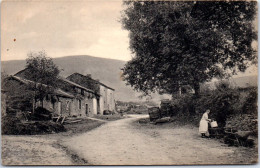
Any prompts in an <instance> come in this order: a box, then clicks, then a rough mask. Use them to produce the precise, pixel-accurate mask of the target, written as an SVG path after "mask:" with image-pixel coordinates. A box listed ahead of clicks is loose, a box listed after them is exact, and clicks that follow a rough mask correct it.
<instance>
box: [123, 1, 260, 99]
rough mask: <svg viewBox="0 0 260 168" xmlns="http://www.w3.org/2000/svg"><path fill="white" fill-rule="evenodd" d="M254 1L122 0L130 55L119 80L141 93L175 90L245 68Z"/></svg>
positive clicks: (251, 58)
mask: <svg viewBox="0 0 260 168" xmlns="http://www.w3.org/2000/svg"><path fill="white" fill-rule="evenodd" d="M256 4H257V3H256V2H254V1H250V2H249V1H239V2H234V1H216V2H205V1H201V2H198V1H189V2H180V1H126V2H125V5H126V9H125V10H124V14H123V16H122V24H123V27H124V28H125V29H126V30H128V31H129V32H130V49H131V51H132V53H133V54H134V55H135V57H133V59H132V60H131V61H129V62H128V63H127V64H126V65H125V67H124V68H123V76H124V80H125V81H126V82H127V84H129V85H131V86H132V87H133V88H134V89H135V90H137V91H142V92H143V93H144V94H146V95H147V94H149V93H150V92H154V91H159V92H160V93H170V94H173V93H175V92H176V91H177V90H178V89H179V88H180V87H181V86H185V85H188V86H190V87H192V88H193V89H194V90H195V95H198V94H199V90H200V89H199V88H200V83H203V82H205V81H209V80H211V79H212V78H214V77H218V78H224V77H227V76H229V75H231V74H234V73H236V72H238V71H242V72H243V71H245V70H246V68H247V67H248V65H249V64H250V63H255V61H256V51H255V50H254V48H253V47H252V43H253V41H254V40H256V39H257V36H256V30H255V29H254V24H253V22H254V20H255V15H256Z"/></svg>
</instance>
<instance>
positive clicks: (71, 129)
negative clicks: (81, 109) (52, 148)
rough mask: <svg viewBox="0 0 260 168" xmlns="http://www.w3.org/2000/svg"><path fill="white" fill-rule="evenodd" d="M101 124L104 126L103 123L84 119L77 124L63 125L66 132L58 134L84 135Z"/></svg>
mask: <svg viewBox="0 0 260 168" xmlns="http://www.w3.org/2000/svg"><path fill="white" fill-rule="evenodd" d="M102 124H104V122H102V121H97V120H91V119H84V120H82V121H80V122H77V123H71V124H65V125H64V127H65V129H66V132H61V133H59V134H60V135H64V136H71V135H75V134H80V133H85V132H88V131H90V130H92V129H94V128H97V127H99V126H101V125H102Z"/></svg>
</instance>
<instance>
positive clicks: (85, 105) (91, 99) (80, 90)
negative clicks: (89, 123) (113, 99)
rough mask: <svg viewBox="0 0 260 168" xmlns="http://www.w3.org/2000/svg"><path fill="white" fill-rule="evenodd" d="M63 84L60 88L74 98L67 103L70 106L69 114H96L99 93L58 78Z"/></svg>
mask: <svg viewBox="0 0 260 168" xmlns="http://www.w3.org/2000/svg"><path fill="white" fill-rule="evenodd" d="M59 79H60V82H61V83H62V84H63V85H62V86H61V89H63V90H64V91H66V92H69V93H71V94H73V95H74V99H73V100H72V102H71V103H70V104H69V105H68V106H69V107H70V116H92V115H96V114H98V113H97V109H98V106H97V105H98V104H97V100H98V99H99V97H100V95H99V94H98V93H96V92H94V91H93V90H90V89H88V88H85V87H83V86H81V85H78V84H76V83H74V82H72V81H69V80H68V79H65V78H61V77H60V78H59Z"/></svg>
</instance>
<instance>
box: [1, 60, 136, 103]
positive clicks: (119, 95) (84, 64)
mask: <svg viewBox="0 0 260 168" xmlns="http://www.w3.org/2000/svg"><path fill="white" fill-rule="evenodd" d="M53 61H54V63H55V64H56V65H58V66H59V68H60V69H62V72H61V76H63V77H67V76H69V75H71V74H72V73H75V72H78V73H81V74H83V75H87V74H91V76H92V78H93V79H99V80H100V82H102V83H104V84H106V85H107V86H109V87H112V88H114V89H115V90H116V92H115V98H116V100H122V101H137V100H138V98H137V95H139V94H138V93H136V92H134V91H133V89H132V88H131V87H130V86H126V85H125V82H123V81H122V80H121V79H120V74H121V70H120V69H121V68H123V66H124V64H125V63H126V62H125V61H120V60H114V59H106V58H98V57H92V56H87V55H84V56H66V57H60V58H54V59H53ZM24 67H25V60H13V61H2V62H1V69H2V72H5V73H7V74H10V75H13V74H15V73H16V72H18V71H20V70H22V69H24Z"/></svg>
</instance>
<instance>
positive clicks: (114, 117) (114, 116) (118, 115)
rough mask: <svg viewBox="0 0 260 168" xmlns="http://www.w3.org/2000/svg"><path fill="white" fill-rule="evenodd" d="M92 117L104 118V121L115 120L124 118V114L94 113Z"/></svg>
mask: <svg viewBox="0 0 260 168" xmlns="http://www.w3.org/2000/svg"><path fill="white" fill-rule="evenodd" d="M93 117H94V118H97V119H100V120H106V121H115V120H119V119H123V118H125V117H124V116H121V115H120V114H114V115H95V116H93Z"/></svg>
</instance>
